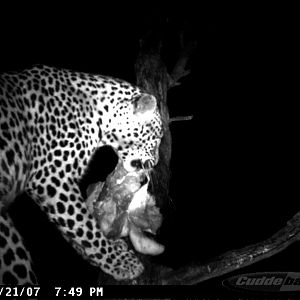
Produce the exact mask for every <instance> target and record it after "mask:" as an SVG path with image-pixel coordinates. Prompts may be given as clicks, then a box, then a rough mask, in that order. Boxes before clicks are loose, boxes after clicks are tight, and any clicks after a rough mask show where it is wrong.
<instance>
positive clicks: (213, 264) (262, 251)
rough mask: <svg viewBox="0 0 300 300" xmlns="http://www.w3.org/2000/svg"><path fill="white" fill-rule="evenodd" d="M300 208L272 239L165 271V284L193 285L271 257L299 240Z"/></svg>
mask: <svg viewBox="0 0 300 300" xmlns="http://www.w3.org/2000/svg"><path fill="white" fill-rule="evenodd" d="M299 237H300V212H298V213H297V214H296V215H295V216H294V217H293V218H292V219H291V220H289V221H288V222H287V226H285V227H284V228H283V229H281V230H279V231H278V232H277V233H275V234H274V235H273V236H271V237H270V238H269V239H267V240H265V241H263V242H259V243H256V244H253V245H250V246H247V247H244V248H241V249H238V250H232V251H229V252H227V253H224V254H222V255H220V256H218V257H216V258H214V259H212V260H211V261H210V262H207V263H205V264H203V265H201V264H189V265H186V266H184V267H182V268H181V269H179V270H176V271H171V272H167V273H166V274H164V276H163V279H162V284H180V285H182V284H183V285H191V284H196V283H200V282H202V281H205V280H208V279H210V278H214V277H218V276H221V275H224V274H226V273H229V272H232V271H234V270H237V269H240V268H244V267H246V266H249V265H252V264H254V263H256V262H258V261H261V260H263V259H266V258H268V257H271V256H273V255H275V254H277V253H279V252H280V251H282V250H284V249H286V248H287V247H288V246H289V245H291V244H292V243H294V242H295V241H297V240H299Z"/></svg>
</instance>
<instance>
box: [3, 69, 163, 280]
mask: <svg viewBox="0 0 300 300" xmlns="http://www.w3.org/2000/svg"><path fill="white" fill-rule="evenodd" d="M161 136H162V123H161V118H160V115H159V112H158V109H157V107H156V100H155V98H154V97H153V96H151V95H149V94H146V93H143V92H142V91H141V90H140V89H139V88H137V87H134V86H132V85H131V84H129V83H127V82H124V81H121V80H117V79H112V78H109V77H104V76H99V75H92V74H85V73H78V72H72V71H68V70H59V69H55V68H51V67H46V66H35V67H33V68H31V69H28V70H25V71H22V72H20V73H9V74H8V73H7V74H3V75H1V77H0V212H1V215H0V228H1V230H0V264H1V265H0V275H1V277H0V282H3V283H35V282H36V280H35V276H34V274H33V272H32V270H31V267H30V265H31V259H30V254H29V253H28V252H27V250H26V249H25V247H24V244H23V242H22V238H21V237H20V235H19V233H18V232H17V231H16V229H15V228H14V226H13V224H12V221H11V220H10V218H9V216H8V215H7V210H6V208H7V206H8V205H9V204H10V203H11V202H12V201H13V200H14V199H15V198H16V196H17V195H18V194H20V193H22V192H26V193H27V194H29V195H30V196H31V198H32V199H34V201H35V202H36V203H37V204H38V205H39V206H40V207H41V209H42V210H43V211H44V212H45V213H47V215H48V217H49V219H50V221H51V222H54V223H55V224H56V226H57V227H58V229H59V230H60V231H61V233H62V234H63V236H64V237H65V238H66V239H67V240H68V241H70V243H72V245H73V246H74V248H75V249H76V250H77V251H78V252H79V253H80V254H81V255H82V256H83V257H84V258H86V259H87V260H89V262H90V263H91V264H92V265H95V266H99V267H100V268H101V269H102V270H103V271H104V272H106V273H108V274H111V275H112V276H114V277H115V278H116V279H132V278H135V277H137V276H138V275H139V274H140V273H141V272H142V271H143V266H142V264H141V263H140V262H139V260H138V259H137V258H136V256H135V255H134V253H133V252H132V251H128V249H127V245H126V244H125V242H123V241H120V240H118V241H112V240H108V239H106V238H105V237H104V235H103V234H102V232H101V231H100V228H99V225H98V224H97V222H96V220H95V219H94V218H93V216H92V215H91V214H90V213H89V212H88V210H87V207H86V204H85V202H84V199H83V198H82V196H81V193H80V190H79V187H78V182H79V180H80V178H82V176H83V175H84V173H85V172H86V170H87V168H88V164H89V162H90V160H91V158H92V156H93V154H94V153H95V151H96V150H97V149H98V148H99V147H101V146H104V145H110V146H111V147H113V148H114V149H115V151H116V152H117V154H118V155H119V157H120V158H121V159H122V160H123V162H124V166H125V168H126V169H127V170H128V171H132V170H135V169H136V168H139V167H141V166H142V165H147V166H148V167H152V166H154V165H155V164H156V163H157V160H158V147H159V143H160V139H161ZM37 226H38V224H37Z"/></svg>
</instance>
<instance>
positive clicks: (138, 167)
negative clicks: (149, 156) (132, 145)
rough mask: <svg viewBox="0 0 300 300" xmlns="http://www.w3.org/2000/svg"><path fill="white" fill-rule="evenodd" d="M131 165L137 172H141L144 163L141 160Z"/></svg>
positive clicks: (136, 160)
mask: <svg viewBox="0 0 300 300" xmlns="http://www.w3.org/2000/svg"><path fill="white" fill-rule="evenodd" d="M130 164H131V166H132V167H133V168H135V169H136V170H140V169H142V168H143V165H142V162H141V160H140V159H135V160H133V161H131V163H130Z"/></svg>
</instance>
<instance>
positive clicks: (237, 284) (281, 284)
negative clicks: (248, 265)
mask: <svg viewBox="0 0 300 300" xmlns="http://www.w3.org/2000/svg"><path fill="white" fill-rule="evenodd" d="M222 284H223V286H225V287H227V288H231V289H237V290H248V291H255V292H294V291H300V273H295V272H262V273H249V274H240V275H236V276H232V277H229V278H227V279H225V280H223V282H222Z"/></svg>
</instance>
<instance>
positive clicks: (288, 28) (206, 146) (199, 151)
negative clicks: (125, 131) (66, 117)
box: [0, 4, 300, 287]
mask: <svg viewBox="0 0 300 300" xmlns="http://www.w3.org/2000/svg"><path fill="white" fill-rule="evenodd" d="M72 5H73V4H72ZM4 12H5V11H4V10H2V14H4ZM25 15H26V17H25V16H24V14H22V10H21V9H20V10H19V13H18V14H17V15H16V14H15V12H13V11H12V10H11V11H9V10H8V11H7V12H5V16H6V18H5V19H1V21H0V22H1V24H0V25H1V28H2V32H1V47H0V48H1V56H0V71H12V70H21V69H23V68H25V67H28V66H30V65H32V64H35V63H42V64H48V65H52V66H57V67H62V68H69V69H73V70H78V71H83V72H92V73H99V74H103V75H110V76H114V77H118V78H122V79H125V80H128V81H130V82H132V83H134V81H135V76H134V61H135V58H136V56H137V53H138V49H139V39H140V38H141V37H142V36H143V34H145V32H147V30H148V29H149V28H155V30H158V31H159V32H161V33H162V32H165V34H164V47H163V53H162V55H163V58H164V60H165V62H166V64H167V66H168V67H169V68H171V67H172V65H173V64H174V62H175V61H176V56H177V55H178V51H179V48H178V31H180V30H181V29H182V28H184V29H185V31H186V32H187V38H194V39H196V40H197V42H198V48H197V50H196V52H195V53H194V55H193V56H192V57H191V60H190V63H189V65H188V67H189V68H190V69H191V75H189V76H188V77H186V78H184V79H183V80H182V85H181V86H179V87H175V88H173V89H171V90H170V92H169V94H168V103H169V109H170V115H171V117H174V116H178V115H193V116H194V118H193V120H192V121H187V122H178V123H174V124H172V125H171V132H172V137H173V148H172V162H171V172H172V178H171V187H170V195H171V198H172V204H171V205H170V209H169V215H170V216H169V217H168V218H167V220H166V222H165V224H164V226H163V228H162V232H161V236H160V239H161V240H162V241H163V243H164V244H165V245H166V246H167V250H166V253H165V254H164V255H163V256H162V257H161V258H159V259H156V260H158V261H159V262H164V263H166V264H168V265H169V266H175V267H176V266H179V265H182V264H183V263H185V262H187V261H190V260H201V261H202V260H203V261H205V260H206V259H210V258H212V257H213V256H215V255H218V254H221V253H223V252H225V251H228V250H230V249H233V248H239V247H242V246H246V245H248V244H250V243H255V242H258V241H260V240H263V239H265V238H268V237H269V236H271V235H272V234H273V233H275V232H276V231H277V230H279V229H280V228H282V227H283V226H284V224H285V223H286V221H287V220H288V219H290V218H291V217H292V216H293V215H294V214H295V213H296V212H297V211H298V210H299V207H300V204H299V191H298V190H299V189H296V186H298V184H299V183H298V180H296V175H295V174H298V171H299V159H298V155H296V153H297V154H298V153H299V148H298V146H297V144H298V143H296V140H297V139H296V125H298V121H296V120H297V119H296V117H298V111H297V110H296V101H298V99H297V98H296V96H295V94H294V93H293V92H294V89H295V86H296V84H295V73H296V71H298V70H299V68H298V65H297V62H296V50H298V48H297V47H298V46H296V45H297V42H298V34H299V33H298V31H297V30H298V29H297V28H296V27H295V22H294V20H295V19H293V18H292V17H290V16H289V13H285V12H283V11H281V10H280V8H279V9H277V10H276V12H273V11H272V10H271V8H270V9H268V10H264V11H261V10H260V9H253V10H250V9H249V8H240V9H239V8H235V10H231V9H230V8H228V7H227V8H226V10H224V9H223V8H222V7H210V8H206V7H203V8H201V7H200V8H196V7H189V8H182V7H179V8H177V9H176V8H172V9H165V10H163V9H161V10H154V9H152V10H151V9H150V10H149V9H148V10H146V9H142V8H140V9H138V10H134V9H129V8H127V9H124V10H123V9H119V10H118V11H117V12H116V8H115V9H114V10H109V11H106V10H105V9H104V8H100V7H96V6H95V7H84V8H82V7H81V6H79V5H78V6H77V7H75V9H74V10H72V11H69V10H65V9H60V8H55V9H54V8H53V7H47V6H43V7H40V8H39V13H38V14H35V13H33V12H32V13H30V14H25ZM7 20H9V22H10V24H11V23H12V22H13V23H16V24H18V26H16V27H14V28H13V27H12V26H7V23H5V22H8V21H7ZM166 20H168V21H167V22H166ZM297 53H299V51H297ZM297 73H298V72H297ZM296 111H297V113H296ZM297 178H298V177H297ZM298 179H299V178H298ZM21 199H22V200H24V201H23V203H20V202H21V201H18V202H19V203H17V204H16V205H14V206H13V208H12V210H14V211H13V212H12V213H13V215H14V216H17V215H19V214H21V215H22V217H23V220H24V221H23V222H26V223H27V225H26V226H24V225H22V224H21V225H20V224H19V226H20V229H19V230H20V231H22V234H23V235H24V236H25V237H26V238H27V239H28V240H29V242H28V248H31V251H32V253H33V259H34V260H35V263H36V270H37V271H36V273H38V274H39V275H40V278H41V282H47V281H50V282H66V283H74V282H79V283H80V282H88V283H91V282H94V281H95V280H96V278H97V276H98V270H97V268H94V267H90V266H89V265H88V264H87V263H86V262H84V261H83V260H82V259H81V258H80V257H78V256H77V254H76V253H75V251H73V250H72V248H71V246H69V245H67V243H66V242H65V241H64V240H63V239H62V238H61V237H60V234H59V233H58V231H56V230H55V229H54V226H52V225H49V224H48V221H47V218H46V217H45V216H44V215H43V214H42V213H41V212H40V211H39V208H38V207H37V206H36V205H35V204H33V202H32V201H30V199H28V198H26V197H23V198H21ZM21 199H19V200H21ZM25 199H26V201H25ZM20 212H22V213H20ZM16 222H17V221H16ZM38 222H39V223H38ZM39 224H42V225H41V226H40V225H39ZM27 227H28V228H27ZM42 228H45V229H42ZM23 231H24V232H23ZM30 236H31V237H30ZM32 236H34V237H32ZM299 250H300V249H299V245H293V246H291V247H290V248H289V249H288V250H286V251H284V252H283V253H281V254H278V255H277V256H276V257H273V258H270V259H268V260H266V261H264V262H261V263H258V264H256V265H255V266H251V267H248V268H245V269H244V270H242V271H241V272H240V273H242V272H245V273H246V272H255V271H257V272H258V271H271V270H273V271H297V270H298V271H299V267H300V266H299V253H300V251H299ZM297 267H298V269H297ZM214 285H215V286H216V287H217V286H218V287H219V285H220V280H214V281H211V283H209V284H206V285H204V286H209V287H212V286H214Z"/></svg>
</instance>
